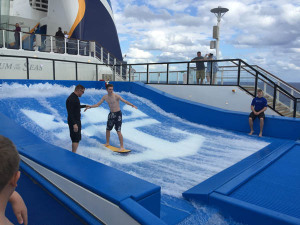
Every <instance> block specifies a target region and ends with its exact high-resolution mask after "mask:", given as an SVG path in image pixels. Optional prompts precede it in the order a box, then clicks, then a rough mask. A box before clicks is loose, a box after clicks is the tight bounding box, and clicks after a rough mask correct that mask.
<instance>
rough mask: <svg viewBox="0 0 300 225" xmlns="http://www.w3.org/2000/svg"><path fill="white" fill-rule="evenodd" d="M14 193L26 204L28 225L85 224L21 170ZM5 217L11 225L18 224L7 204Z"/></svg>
mask: <svg viewBox="0 0 300 225" xmlns="http://www.w3.org/2000/svg"><path fill="white" fill-rule="evenodd" d="M24 187H26V188H24ZM16 191H18V192H19V194H20V195H21V196H22V198H23V199H24V202H25V203H26V206H27V209H28V220H29V221H28V224H43V225H53V224H72V225H82V224H85V223H84V221H82V220H81V219H80V218H79V217H78V216H77V215H75V214H73V213H72V212H71V211H70V210H68V209H67V208H66V207H64V206H63V205H62V204H61V203H60V202H58V201H57V200H56V199H54V198H53V197H52V196H51V195H50V194H49V193H47V192H46V191H45V190H44V189H42V188H41V187H40V186H39V185H38V184H37V183H34V182H33V181H32V180H31V178H30V177H28V175H26V173H24V172H23V171H22V170H21V177H20V180H19V182H18V187H17V189H16ZM6 215H7V217H8V218H9V220H10V221H11V222H12V223H13V224H18V221H17V220H16V217H15V215H14V214H13V211H12V208H11V205H10V204H8V207H7V210H6Z"/></svg>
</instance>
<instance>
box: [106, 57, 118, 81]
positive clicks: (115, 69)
mask: <svg viewBox="0 0 300 225" xmlns="http://www.w3.org/2000/svg"><path fill="white" fill-rule="evenodd" d="M108 56H109V53H108ZM108 58H109V57H108ZM116 62H117V60H116V58H114V81H116V73H117V67H116Z"/></svg>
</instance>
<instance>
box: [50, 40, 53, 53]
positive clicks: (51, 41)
mask: <svg viewBox="0 0 300 225" xmlns="http://www.w3.org/2000/svg"><path fill="white" fill-rule="evenodd" d="M50 52H51V53H53V36H50Z"/></svg>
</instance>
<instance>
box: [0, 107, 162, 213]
mask: <svg viewBox="0 0 300 225" xmlns="http://www.w3.org/2000/svg"><path fill="white" fill-rule="evenodd" d="M0 118H1V124H0V134H1V135H4V136H6V137H8V138H10V139H11V140H12V141H13V142H14V143H15V145H16V147H17V149H18V151H19V153H20V154H21V155H23V156H25V157H27V158H29V159H31V160H33V161H35V162H37V163H38V164H40V165H42V166H44V167H46V168H48V169H50V170H52V171H54V172H56V173H57V174H60V175H62V176H64V177H65V178H67V179H69V180H71V181H73V182H74V183H76V184H78V185H80V186H82V187H84V188H86V189H88V190H90V191H92V192H94V193H95V194H98V195H100V196H101V197H103V198H105V199H107V200H109V201H110V202H112V203H115V204H116V205H119V206H120V204H121V202H122V201H124V200H126V199H128V198H131V199H133V200H135V201H137V202H140V205H141V206H143V207H146V209H145V210H144V212H147V213H149V214H151V213H153V216H154V215H155V216H157V217H158V218H159V216H160V215H159V214H160V187H159V186H157V185H154V184H151V183H149V182H147V181H143V180H141V179H139V178H137V177H134V176H131V175H129V174H126V173H124V172H121V171H119V170H116V169H114V168H111V167H109V166H106V165H104V164H101V163H98V162H95V161H93V160H90V159H88V158H85V157H82V156H80V155H78V154H73V153H72V152H70V151H67V150H64V149H62V148H59V147H56V146H53V145H51V144H48V143H46V142H44V141H43V140H41V139H39V138H38V137H36V136H35V135H33V134H32V133H31V132H29V131H28V130H26V129H24V128H22V127H21V126H19V125H17V124H16V123H15V122H14V121H12V120H11V119H10V118H8V117H7V116H5V115H3V114H1V113H0ZM91 171H93V172H92V173H91ZM95 174H97V176H95ZM120 187H122V188H121V189H120ZM151 196H153V197H151ZM145 215H146V214H144V216H145ZM139 216H140V215H135V217H139Z"/></svg>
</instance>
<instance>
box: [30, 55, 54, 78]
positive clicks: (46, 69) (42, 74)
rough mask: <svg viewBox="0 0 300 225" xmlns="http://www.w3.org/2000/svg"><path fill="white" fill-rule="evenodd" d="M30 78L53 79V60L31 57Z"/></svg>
mask: <svg viewBox="0 0 300 225" xmlns="http://www.w3.org/2000/svg"><path fill="white" fill-rule="evenodd" d="M28 61H29V79H31V80H53V61H52V60H45V59H29V60H28Z"/></svg>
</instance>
